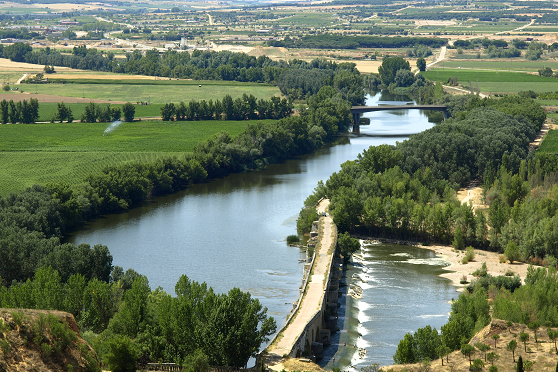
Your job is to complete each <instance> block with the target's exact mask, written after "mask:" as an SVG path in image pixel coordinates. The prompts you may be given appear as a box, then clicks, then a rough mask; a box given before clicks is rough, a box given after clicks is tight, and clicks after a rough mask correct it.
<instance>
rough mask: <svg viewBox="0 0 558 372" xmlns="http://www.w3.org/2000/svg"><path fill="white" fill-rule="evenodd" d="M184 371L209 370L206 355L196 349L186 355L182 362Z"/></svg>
mask: <svg viewBox="0 0 558 372" xmlns="http://www.w3.org/2000/svg"><path fill="white" fill-rule="evenodd" d="M182 365H183V366H184V370H185V371H186V372H208V371H209V370H210V366H209V360H208V358H207V355H205V354H204V353H203V351H202V350H200V349H197V350H196V351H195V352H194V353H192V354H190V355H187V356H186V358H184V361H183V363H182Z"/></svg>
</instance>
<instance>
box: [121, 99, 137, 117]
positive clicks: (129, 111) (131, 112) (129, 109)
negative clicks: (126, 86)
mask: <svg viewBox="0 0 558 372" xmlns="http://www.w3.org/2000/svg"><path fill="white" fill-rule="evenodd" d="M122 114H123V115H124V121H128V122H131V121H134V116H135V114H136V108H135V107H134V105H132V104H131V103H130V102H126V103H125V104H124V105H123V106H122Z"/></svg>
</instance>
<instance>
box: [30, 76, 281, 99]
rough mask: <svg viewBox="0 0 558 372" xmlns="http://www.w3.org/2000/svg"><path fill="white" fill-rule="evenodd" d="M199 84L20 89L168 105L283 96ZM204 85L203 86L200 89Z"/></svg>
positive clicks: (255, 88)
mask: <svg viewBox="0 0 558 372" xmlns="http://www.w3.org/2000/svg"><path fill="white" fill-rule="evenodd" d="M212 83H214V84H211V83H208V82H205V81H196V82H194V84H160V85H159V84H129V83H128V82H126V83H105V82H103V83H87V84H28V85H22V86H21V88H20V89H24V90H25V91H26V92H34V93H41V94H49V95H55V96H67V97H85V98H89V99H104V100H109V101H124V102H128V101H129V102H141V101H147V102H151V103H163V104H164V103H168V102H175V103H178V102H181V101H184V102H187V101H191V100H199V99H200V98H201V97H203V98H204V99H205V100H210V99H212V100H214V101H215V100H217V99H218V100H222V99H223V97H224V96H225V95H226V94H229V95H231V96H232V97H233V99H235V98H237V97H241V96H242V94H243V93H246V94H253V95H254V96H255V97H256V98H257V99H260V98H263V99H269V98H270V97H272V96H280V95H281V92H280V91H279V89H278V88H276V87H274V86H270V85H264V84H246V83H245V84H230V82H220V83H221V85H218V84H215V83H216V82H212ZM198 85H201V87H198Z"/></svg>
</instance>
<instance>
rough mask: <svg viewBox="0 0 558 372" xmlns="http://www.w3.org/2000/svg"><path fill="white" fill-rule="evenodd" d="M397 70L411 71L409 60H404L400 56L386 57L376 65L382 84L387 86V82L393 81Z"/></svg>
mask: <svg viewBox="0 0 558 372" xmlns="http://www.w3.org/2000/svg"><path fill="white" fill-rule="evenodd" d="M399 70H409V71H411V66H410V65H409V62H407V61H405V60H404V59H403V58H401V57H387V58H385V59H384V60H383V61H382V65H381V66H380V67H378V73H379V75H380V79H381V80H382V84H384V85H385V86H388V85H389V84H391V83H393V82H395V76H396V74H397V71H399Z"/></svg>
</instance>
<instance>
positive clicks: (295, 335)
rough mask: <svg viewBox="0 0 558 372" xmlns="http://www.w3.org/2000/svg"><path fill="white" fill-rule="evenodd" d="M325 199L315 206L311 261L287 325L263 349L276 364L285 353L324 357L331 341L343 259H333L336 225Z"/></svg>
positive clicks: (314, 357) (310, 244)
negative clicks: (324, 350)
mask: <svg viewBox="0 0 558 372" xmlns="http://www.w3.org/2000/svg"><path fill="white" fill-rule="evenodd" d="M328 206H329V200H328V199H322V200H321V201H320V202H319V203H318V206H317V211H318V214H319V215H320V219H319V221H315V222H314V225H313V228H312V232H311V234H310V235H311V239H310V241H309V242H308V244H309V247H311V246H312V244H315V247H314V251H315V252H314V255H313V257H312V258H311V262H310V263H307V264H306V265H305V268H304V271H305V272H304V282H303V284H302V286H301V290H300V296H299V300H298V302H297V303H296V304H295V306H294V309H293V311H292V312H291V314H290V315H289V317H288V319H287V322H286V324H285V325H284V326H283V328H282V329H281V330H280V331H279V332H278V333H277V335H276V336H275V338H274V339H273V340H272V341H271V343H270V345H269V346H268V348H267V349H266V350H267V352H268V354H267V357H266V360H267V361H268V363H270V364H275V362H278V361H279V359H281V358H282V357H284V356H288V357H294V358H300V357H306V358H309V359H313V360H318V359H321V358H323V348H324V346H326V345H329V344H330V343H331V334H332V333H335V332H337V307H338V295H339V279H340V278H341V276H342V260H341V259H340V258H337V259H336V258H334V255H335V247H336V245H337V227H336V226H335V224H334V223H333V219H332V218H331V217H330V216H329V215H326V214H325V213H326V211H327V208H328Z"/></svg>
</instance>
